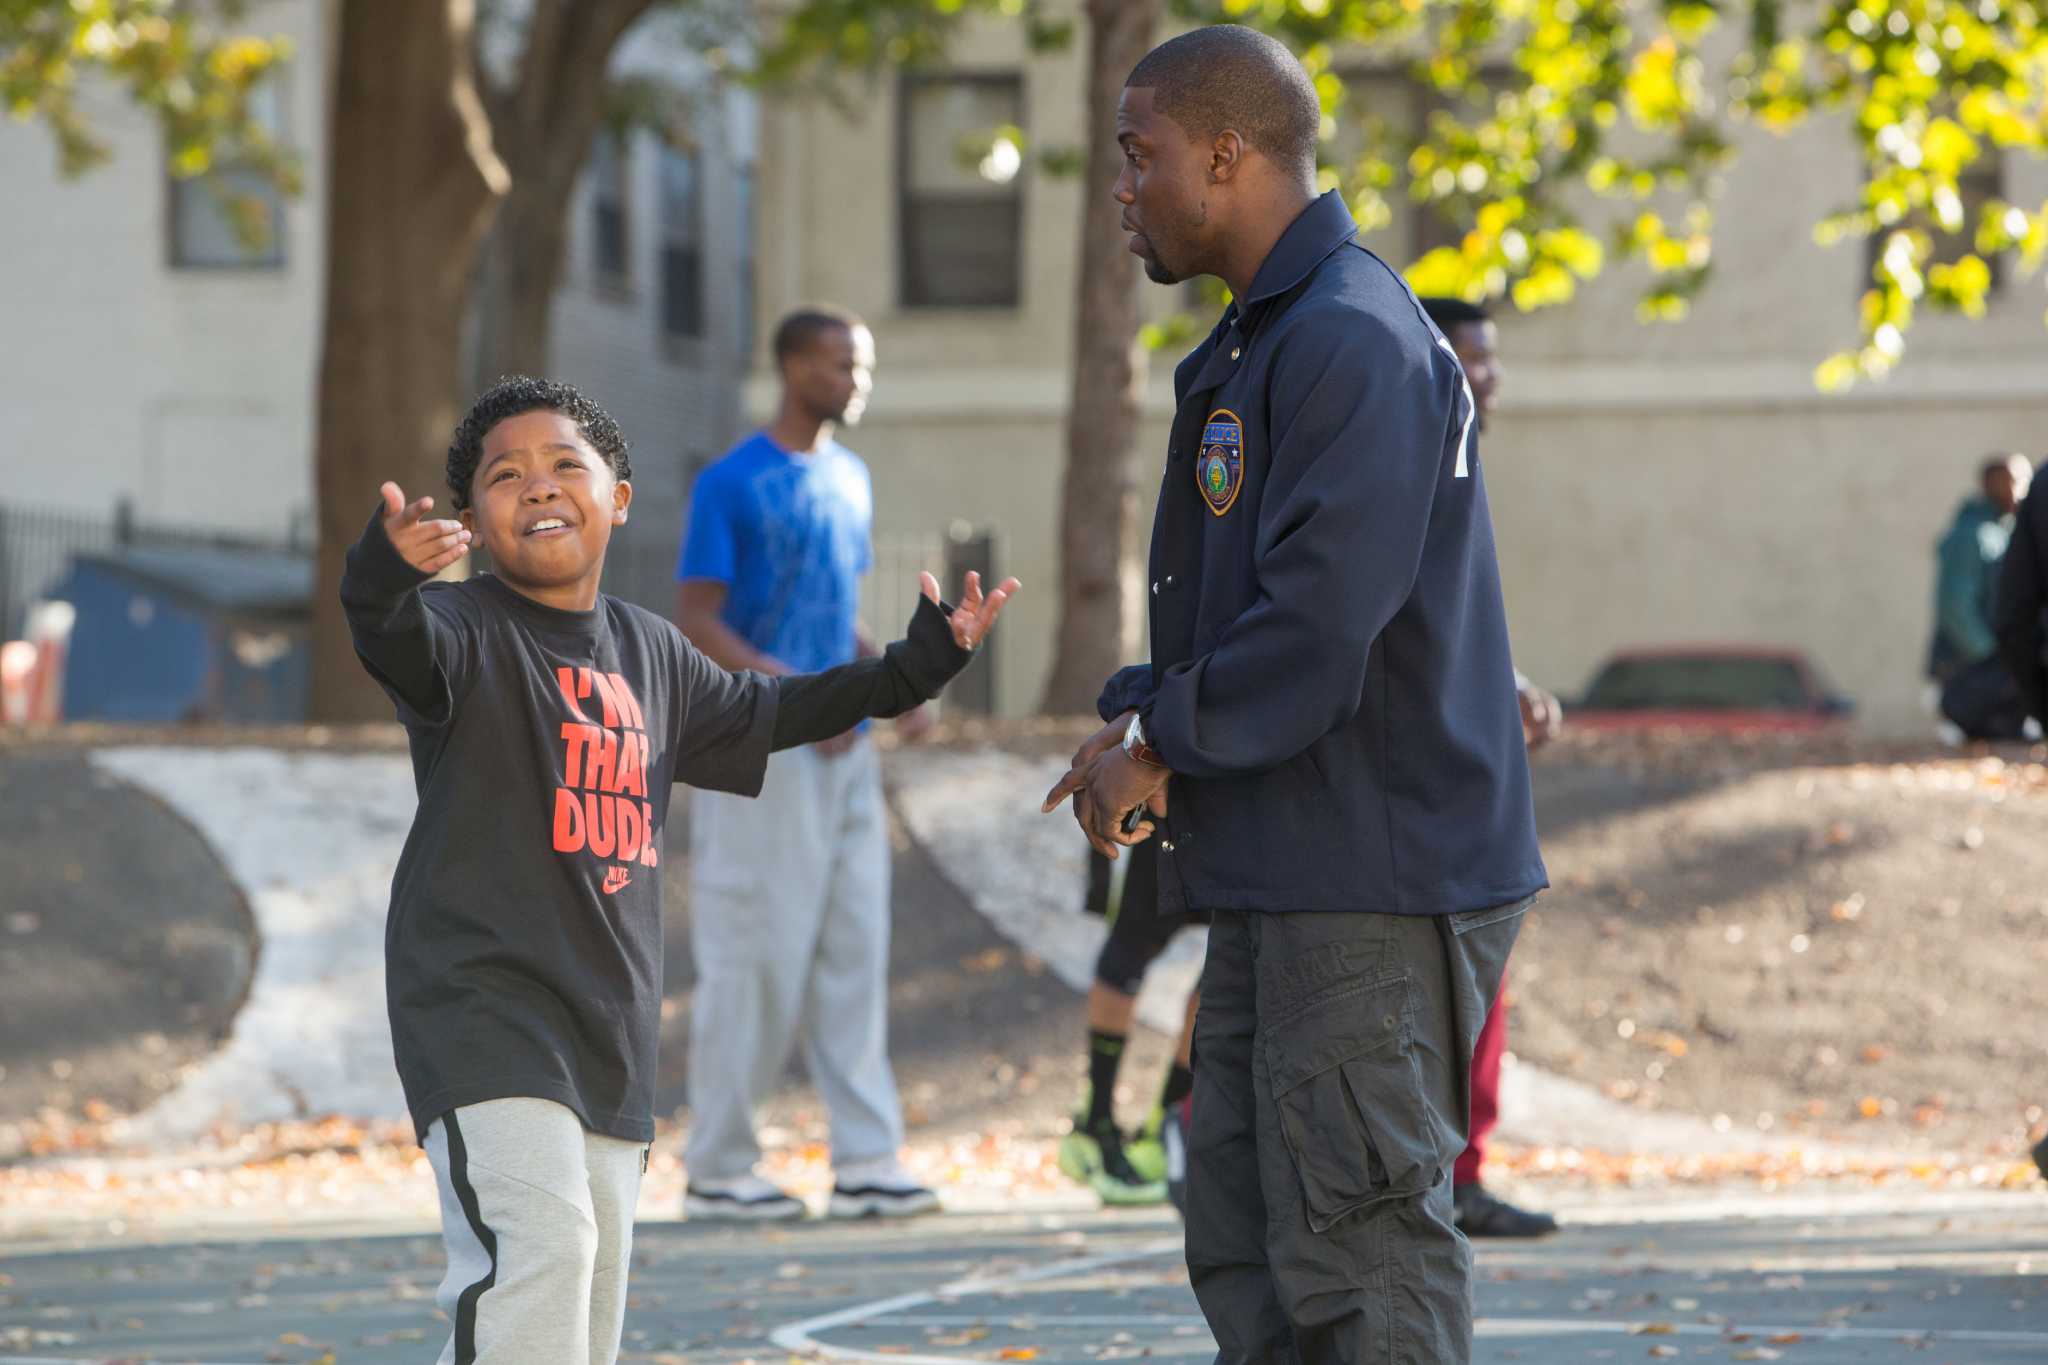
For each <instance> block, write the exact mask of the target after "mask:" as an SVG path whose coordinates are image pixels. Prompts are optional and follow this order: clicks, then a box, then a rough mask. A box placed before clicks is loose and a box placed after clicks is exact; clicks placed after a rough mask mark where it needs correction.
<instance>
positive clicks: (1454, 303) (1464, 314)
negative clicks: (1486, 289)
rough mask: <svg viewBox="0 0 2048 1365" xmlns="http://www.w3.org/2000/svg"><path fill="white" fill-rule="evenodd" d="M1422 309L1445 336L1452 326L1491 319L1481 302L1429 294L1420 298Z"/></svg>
mask: <svg viewBox="0 0 2048 1365" xmlns="http://www.w3.org/2000/svg"><path fill="white" fill-rule="evenodd" d="M1421 303H1422V311H1423V312H1425V313H1427V314H1429V320H1430V321H1431V322H1433V323H1435V324H1436V329H1437V330H1438V331H1439V332H1442V333H1443V334H1444V335H1445V336H1449V335H1450V334H1451V329H1452V328H1453V327H1466V326H1470V325H1471V324H1473V323H1478V322H1491V321H1493V314H1491V313H1489V312H1487V311H1486V305H1485V304H1483V303H1467V302H1466V301H1465V300H1464V299H1453V298H1446V297H1444V296H1443V295H1440V294H1438V295H1431V296H1429V297H1427V298H1424V299H1422V300H1421Z"/></svg>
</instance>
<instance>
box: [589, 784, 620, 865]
mask: <svg viewBox="0 0 2048 1365" xmlns="http://www.w3.org/2000/svg"><path fill="white" fill-rule="evenodd" d="M617 800H618V798H616V797H611V796H600V795H598V794H597V793H596V792H585V793H584V794H583V838H584V842H585V843H587V844H589V845H590V851H591V853H592V854H593V855H594V856H596V857H599V858H609V857H611V856H612V848H613V847H614V846H615V845H616V844H617V843H618V834H619V827H618V816H617V814H616V813H615V811H614V810H613V807H614V805H615V804H616V803H617Z"/></svg>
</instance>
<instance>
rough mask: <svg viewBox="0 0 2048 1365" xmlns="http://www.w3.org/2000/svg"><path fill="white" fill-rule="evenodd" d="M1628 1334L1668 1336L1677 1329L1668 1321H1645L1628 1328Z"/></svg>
mask: <svg viewBox="0 0 2048 1365" xmlns="http://www.w3.org/2000/svg"><path fill="white" fill-rule="evenodd" d="M1628 1330H1629V1335H1631V1336H1638V1337H1668V1336H1671V1335H1672V1334H1673V1333H1675V1332H1677V1331H1678V1329H1677V1328H1676V1327H1674V1326H1672V1325H1671V1324H1670V1323H1668V1322H1646V1323H1643V1324H1642V1325H1641V1326H1638V1327H1631V1328H1629V1329H1628Z"/></svg>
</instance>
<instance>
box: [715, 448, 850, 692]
mask: <svg viewBox="0 0 2048 1365" xmlns="http://www.w3.org/2000/svg"><path fill="white" fill-rule="evenodd" d="M873 524H874V493H873V490H872V487H871V486H870V484H869V482H868V469H867V466H866V465H864V464H862V463H861V460H860V457H859V456H858V455H855V454H854V453H853V452H852V451H850V450H848V449H846V447H844V446H842V445H840V444H838V443H837V442H835V441H828V442H826V444H825V445H824V447H823V448H822V449H820V450H818V451H817V452H816V453H814V454H809V455H792V454H790V453H789V452H788V451H786V450H784V449H783V448H782V447H780V446H778V445H777V444H775V442H774V441H772V440H770V439H769V438H768V436H767V434H766V433H763V432H756V433H755V434H754V435H752V436H750V437H748V438H747V439H746V440H744V441H742V442H740V443H739V445H737V446H735V447H733V449H732V450H731V451H729V452H728V453H727V454H726V455H724V456H723V457H722V458H720V459H719V460H718V461H717V462H716V463H714V464H712V465H711V466H710V467H708V468H707V469H705V471H704V472H703V473H702V474H700V475H698V476H697V485H696V488H695V489H694V490H693V491H692V493H691V495H690V524H689V529H688V531H687V533H686V534H685V535H684V536H683V553H682V559H681V561H680V562H679V563H678V564H677V565H676V578H677V579H678V580H683V579H691V578H704V579H711V580H713V581H715V582H719V583H724V584H725V585H726V586H727V588H728V589H729V591H728V592H727V594H726V598H725V608H724V610H723V611H722V612H721V613H720V615H721V616H722V617H723V618H724V621H725V624H726V625H728V626H730V627H731V628H732V629H733V630H734V631H736V632H737V633H738V634H739V635H740V637H741V638H742V639H744V640H745V641H746V642H747V643H748V644H750V645H752V646H753V647H754V648H755V649H758V650H760V651H761V652H762V653H764V654H768V655H771V656H773V657H774V658H777V659H780V660H781V661H782V662H783V663H785V664H788V665H789V666H790V667H791V668H793V669H795V670H797V671H798V672H799V673H815V672H818V671H819V670H821V669H826V668H833V667H836V666H837V665H839V664H843V663H846V662H847V661H849V660H851V659H852V658H853V657H854V653H855V643H854V622H855V617H856V614H857V612H858V609H859V604H860V577H861V575H862V574H864V573H866V572H867V571H868V568H869V565H870V563H871V562H872V553H873V552H872V550H871V547H870V544H869V534H870V530H871V528H872V526H873Z"/></svg>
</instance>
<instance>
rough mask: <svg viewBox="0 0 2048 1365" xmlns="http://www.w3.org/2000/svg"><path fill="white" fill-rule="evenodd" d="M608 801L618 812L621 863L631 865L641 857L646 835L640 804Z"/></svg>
mask: <svg viewBox="0 0 2048 1365" xmlns="http://www.w3.org/2000/svg"><path fill="white" fill-rule="evenodd" d="M632 751H633V746H632V745H630V744H629V745H627V746H626V752H627V753H631V752H632ZM608 799H610V800H611V801H612V804H613V806H614V807H615V808H616V809H617V810H618V820H619V861H620V862H626V863H630V862H632V861H633V860H634V859H635V858H637V857H639V856H640V843H641V839H642V837H643V835H644V833H645V831H644V829H643V827H642V826H641V823H640V803H639V802H637V801H623V800H619V799H618V798H616V797H613V798H608Z"/></svg>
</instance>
